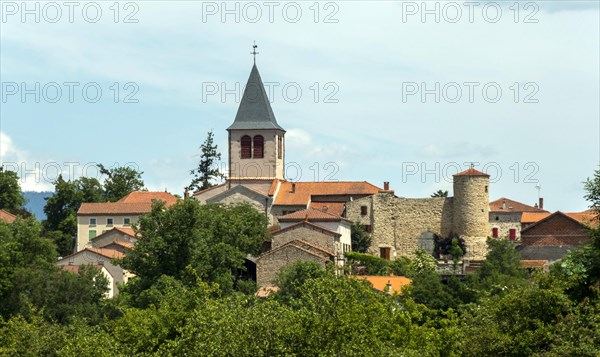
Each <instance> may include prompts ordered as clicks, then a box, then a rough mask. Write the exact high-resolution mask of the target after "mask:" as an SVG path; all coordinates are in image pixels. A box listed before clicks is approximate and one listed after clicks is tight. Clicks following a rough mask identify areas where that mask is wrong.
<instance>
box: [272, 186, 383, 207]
mask: <svg viewBox="0 0 600 357" xmlns="http://www.w3.org/2000/svg"><path fill="white" fill-rule="evenodd" d="M292 189H293V192H292ZM380 190H381V188H379V187H377V186H375V185H373V184H371V183H369V182H367V181H324V182H295V183H293V182H287V181H286V182H282V183H281V187H280V188H279V192H278V193H277V196H276V197H275V202H274V204H275V205H292V206H293V205H299V206H306V205H308V203H309V202H310V201H311V199H312V196H353V195H354V196H364V195H374V194H376V193H378V192H379V191H380Z"/></svg>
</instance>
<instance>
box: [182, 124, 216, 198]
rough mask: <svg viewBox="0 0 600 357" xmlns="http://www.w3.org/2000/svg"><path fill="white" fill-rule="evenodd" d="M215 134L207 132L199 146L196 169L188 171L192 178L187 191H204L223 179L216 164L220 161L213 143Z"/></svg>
mask: <svg viewBox="0 0 600 357" xmlns="http://www.w3.org/2000/svg"><path fill="white" fill-rule="evenodd" d="M214 137H215V134H214V133H213V132H212V130H211V131H209V132H208V133H207V134H206V140H204V143H202V146H200V151H201V152H202V154H201V155H200V162H199V163H198V167H196V168H195V169H193V170H191V171H190V174H192V175H193V176H194V177H193V179H192V182H191V183H190V185H189V186H188V188H187V189H189V190H191V191H197V190H204V189H207V188H209V187H212V186H214V181H216V180H219V179H223V178H225V175H224V174H223V173H222V172H221V171H220V170H219V167H218V166H217V163H218V161H219V160H221V153H220V152H219V151H218V146H217V144H215V143H214Z"/></svg>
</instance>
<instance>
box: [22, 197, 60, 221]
mask: <svg viewBox="0 0 600 357" xmlns="http://www.w3.org/2000/svg"><path fill="white" fill-rule="evenodd" d="M52 195H54V192H51V191H44V192H35V191H24V192H23V197H25V208H26V209H27V210H28V211H29V212H31V213H33V215H34V216H35V217H36V218H37V219H38V220H40V221H42V220H44V219H46V214H44V206H45V205H46V198H48V197H52Z"/></svg>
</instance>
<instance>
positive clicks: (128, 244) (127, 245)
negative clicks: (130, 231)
mask: <svg viewBox="0 0 600 357" xmlns="http://www.w3.org/2000/svg"><path fill="white" fill-rule="evenodd" d="M113 244H114V245H118V246H121V247H123V248H127V249H132V248H133V246H134V244H133V243H128V242H120V241H118V240H116V241H114V242H111V243H109V244H107V245H105V246H104V247H102V248H107V247H110V246H111V245H113ZM108 249H111V248H108Z"/></svg>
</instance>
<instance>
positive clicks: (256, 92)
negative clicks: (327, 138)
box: [227, 45, 285, 179]
mask: <svg viewBox="0 0 600 357" xmlns="http://www.w3.org/2000/svg"><path fill="white" fill-rule="evenodd" d="M252 54H254V55H255V56H256V54H257V52H256V45H254V52H253V53H252ZM227 131H228V133H229V176H228V177H229V178H231V179H275V178H278V179H283V175H284V162H285V161H284V160H285V138H284V137H285V130H284V129H283V128H282V127H281V126H279V124H277V120H276V119H275V115H274V114H273V109H271V103H270V102H269V98H268V97H267V93H266V91H265V88H264V85H263V82H262V80H261V78H260V74H259V73H258V68H257V67H256V60H255V63H254V65H253V66H252V70H251V71H250V77H249V78H248V83H246V88H245V89H244V95H243V96H242V100H241V102H240V106H239V108H238V111H237V114H236V116H235V120H234V122H233V124H231V126H230V127H229V128H227Z"/></svg>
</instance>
